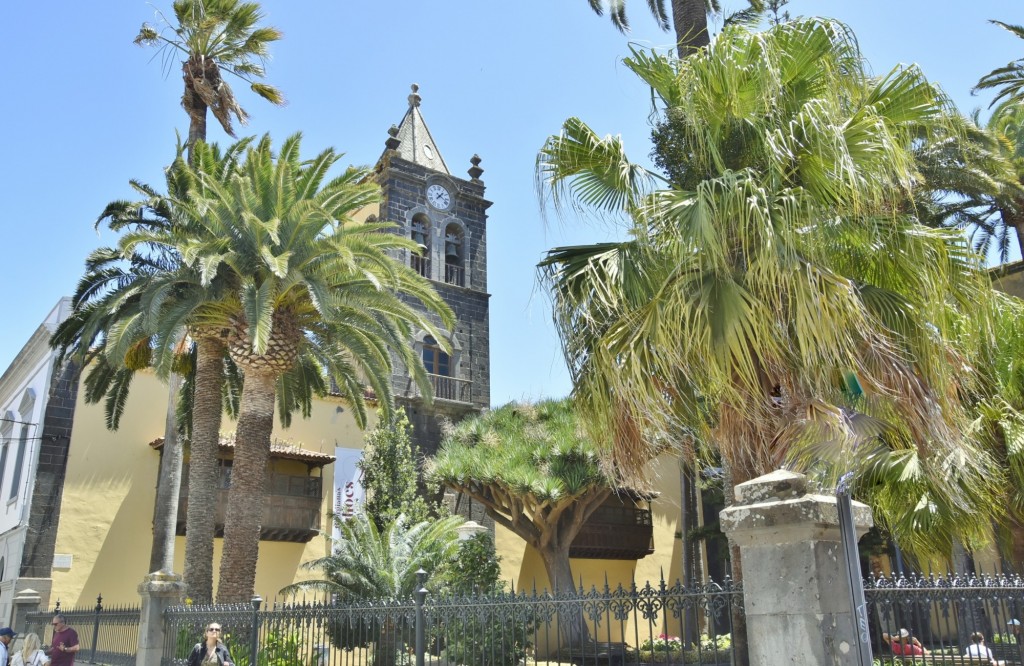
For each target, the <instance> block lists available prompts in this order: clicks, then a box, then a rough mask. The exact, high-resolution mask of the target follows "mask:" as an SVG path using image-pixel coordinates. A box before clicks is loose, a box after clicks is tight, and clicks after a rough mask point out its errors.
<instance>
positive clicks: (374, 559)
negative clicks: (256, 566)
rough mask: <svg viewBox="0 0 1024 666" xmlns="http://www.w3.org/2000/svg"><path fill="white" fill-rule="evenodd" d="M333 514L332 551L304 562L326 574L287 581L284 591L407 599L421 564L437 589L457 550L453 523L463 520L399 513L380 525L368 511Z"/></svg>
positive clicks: (442, 581) (456, 517)
mask: <svg viewBox="0 0 1024 666" xmlns="http://www.w3.org/2000/svg"><path fill="white" fill-rule="evenodd" d="M332 520H333V521H334V526H335V527H336V528H337V529H338V533H339V534H340V535H341V538H340V539H338V540H337V541H335V542H333V544H332V546H333V548H332V549H331V554H330V555H327V556H326V557H322V558H320V559H317V560H313V561H311V562H306V563H304V564H303V565H302V567H303V568H304V569H308V570H312V571H317V570H318V571H322V572H323V574H324V576H325V578H323V579H320V580H306V581H301V582H299V583H295V584H294V585H289V586H288V587H286V588H284V589H283V590H281V592H282V593H286V594H287V593H294V592H298V591H301V590H318V591H322V592H327V593H329V594H332V595H337V596H338V598H340V599H354V600H360V599H406V598H409V597H411V596H412V594H413V593H414V592H415V591H416V589H417V586H418V583H417V579H416V572H417V571H419V570H420V569H423V570H424V571H426V572H427V574H428V576H429V577H428V579H427V581H426V583H427V584H429V585H430V586H431V587H432V588H434V589H439V588H440V587H442V586H443V585H444V584H445V583H446V582H447V576H448V573H449V568H450V567H451V565H452V564H453V563H454V559H455V555H456V554H457V553H458V550H459V542H458V537H459V534H458V532H457V531H456V529H455V528H456V527H458V526H459V525H461V524H462V523H463V522H464V520H463V518H461V517H460V516H447V517H445V518H441V519H439V520H424V521H422V522H418V523H410V522H409V520H408V519H407V518H406V517H405V515H404V514H399V515H398V516H396V517H395V518H394V519H393V520H391V521H389V522H388V523H387V524H385V525H383V526H381V527H378V526H377V525H376V523H375V522H374V521H373V519H372V518H371V517H370V516H369V515H368V514H367V513H366V512H365V511H357V512H356V513H355V514H353V515H352V516H350V517H348V518H343V517H341V516H337V515H336V516H333V517H332Z"/></svg>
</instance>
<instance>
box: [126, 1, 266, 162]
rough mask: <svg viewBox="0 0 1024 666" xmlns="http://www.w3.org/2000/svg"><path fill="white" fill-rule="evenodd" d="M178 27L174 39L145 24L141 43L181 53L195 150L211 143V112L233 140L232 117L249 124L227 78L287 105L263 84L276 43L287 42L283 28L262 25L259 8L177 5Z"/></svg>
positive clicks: (184, 101)
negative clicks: (266, 64)
mask: <svg viewBox="0 0 1024 666" xmlns="http://www.w3.org/2000/svg"><path fill="white" fill-rule="evenodd" d="M173 8H174V19H175V23H174V24H171V25H169V26H168V30H169V32H170V33H171V34H170V35H167V34H165V33H164V32H161V31H159V30H157V29H156V28H155V27H153V26H151V25H149V24H148V23H144V24H142V28H141V29H140V30H139V34H138V35H137V36H136V37H135V43H136V44H138V45H140V46H159V47H161V48H162V49H168V50H169V54H168V57H170V55H172V54H174V53H175V52H177V53H181V54H182V55H183V56H184V58H185V59H184V60H183V61H182V63H181V72H182V78H183V79H184V82H185V92H184V93H183V94H182V96H181V106H182V108H184V109H185V113H187V114H188V118H189V127H188V142H187V145H188V146H189V147H191V146H193V145H194V144H195V143H196V142H197V141H205V140H206V111H207V109H209V110H210V111H212V112H213V115H214V117H215V118H216V119H217V121H218V122H220V125H221V127H223V128H224V131H225V132H227V133H228V135H229V136H232V137H233V136H235V132H234V129H233V127H232V122H231V117H232V116H234V117H235V119H236V120H238V122H239V123H241V124H243V125H244V124H245V123H246V122H247V121H248V118H249V115H248V114H247V113H246V111H245V109H243V108H242V107H241V105H239V103H238V100H236V99H235V94H234V91H233V90H232V89H231V86H230V85H229V84H228V82H227V81H226V80H225V79H224V74H225V73H226V74H232V75H234V76H237V77H238V78H240V79H242V80H243V81H245V82H246V83H248V84H249V88H250V89H251V90H252V91H253V92H254V93H256V94H257V95H259V96H260V97H262V98H263V99H265V100H267V101H268V102H270V103H271V104H278V105H280V104H284V97H283V96H282V95H281V91H280V90H278V89H277V88H275V87H274V86H271V85H268V84H266V83H263V82H262V81H261V79H262V78H263V77H264V76H265V75H266V72H265V70H264V69H263V62H264V61H265V60H266V59H267V57H268V55H269V49H268V46H269V45H270V43H271V42H275V41H277V40H279V39H281V31H280V30H278V29H277V28H273V27H268V26H261V25H259V23H260V21H261V20H262V19H263V13H262V11H261V10H260V5H259V3H256V2H241V1H240V0H175V2H174V5H173Z"/></svg>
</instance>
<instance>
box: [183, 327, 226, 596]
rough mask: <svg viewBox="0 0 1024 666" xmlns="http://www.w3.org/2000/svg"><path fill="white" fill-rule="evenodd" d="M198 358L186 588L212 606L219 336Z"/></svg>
mask: <svg viewBox="0 0 1024 666" xmlns="http://www.w3.org/2000/svg"><path fill="white" fill-rule="evenodd" d="M196 357H197V359H196V375H195V380H194V381H195V400H194V401H193V408H192V446H191V456H190V458H189V468H188V510H187V514H186V519H185V588H186V590H187V591H188V596H189V597H190V598H191V599H192V601H193V602H194V603H197V604H208V603H211V602H212V601H213V539H214V534H215V529H216V524H215V520H214V517H215V513H216V506H217V494H218V491H219V490H220V473H219V469H218V466H217V453H218V448H219V444H220V442H219V440H220V422H221V414H222V411H223V409H222V405H221V384H222V382H223V379H224V377H223V375H224V344H223V343H222V342H221V341H220V340H218V339H217V338H210V337H197V338H196Z"/></svg>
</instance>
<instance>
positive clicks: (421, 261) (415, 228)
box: [409, 213, 430, 278]
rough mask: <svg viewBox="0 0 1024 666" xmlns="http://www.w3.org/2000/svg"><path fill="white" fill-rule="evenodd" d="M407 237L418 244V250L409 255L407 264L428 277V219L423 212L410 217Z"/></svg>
mask: <svg viewBox="0 0 1024 666" xmlns="http://www.w3.org/2000/svg"><path fill="white" fill-rule="evenodd" d="M409 237H410V238H412V240H413V242H414V243H416V244H417V245H419V247H420V251H419V252H418V253H417V252H413V253H412V254H411V255H410V257H409V266H410V267H411V268H412V269H413V270H414V271H416V272H417V273H419V274H420V275H422V276H423V277H425V278H429V277H430V220H429V219H427V216H426V215H424V214H423V213H417V214H415V215H413V217H412V223H411V224H410V225H409Z"/></svg>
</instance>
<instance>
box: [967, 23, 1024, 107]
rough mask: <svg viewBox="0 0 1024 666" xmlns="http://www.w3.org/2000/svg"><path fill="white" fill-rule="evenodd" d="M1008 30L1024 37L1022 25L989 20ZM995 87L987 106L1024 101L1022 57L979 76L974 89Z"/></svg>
mask: <svg viewBox="0 0 1024 666" xmlns="http://www.w3.org/2000/svg"><path fill="white" fill-rule="evenodd" d="M989 23H993V24H995V25H998V26H999V27H1000V28H1003V29H1004V30H1008V31H1009V32H1011V33H1012V34H1014V35H1016V36H1017V37H1019V38H1020V39H1024V26H1020V25H1012V24H1009V23H1003V22H1002V21H995V20H992V21H989ZM990 89H996V90H998V93H997V94H996V96H995V98H994V99H993V100H992V102H991V103H990V104H989V107H990V108H991V107H992V106H995V105H996V104H1003V103H1009V104H1018V105H1019V104H1020V103H1021V102H1024V58H1018V59H1017V60H1014V61H1012V62H1010V63H1007V64H1006V65H1004V66H1003V67H997V68H996V69H993V70H992V71H991V72H989V73H988V74H986V75H985V76H983V77H981V80H980V81H978V85H977V86H975V90H976V91H977V90H990Z"/></svg>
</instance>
